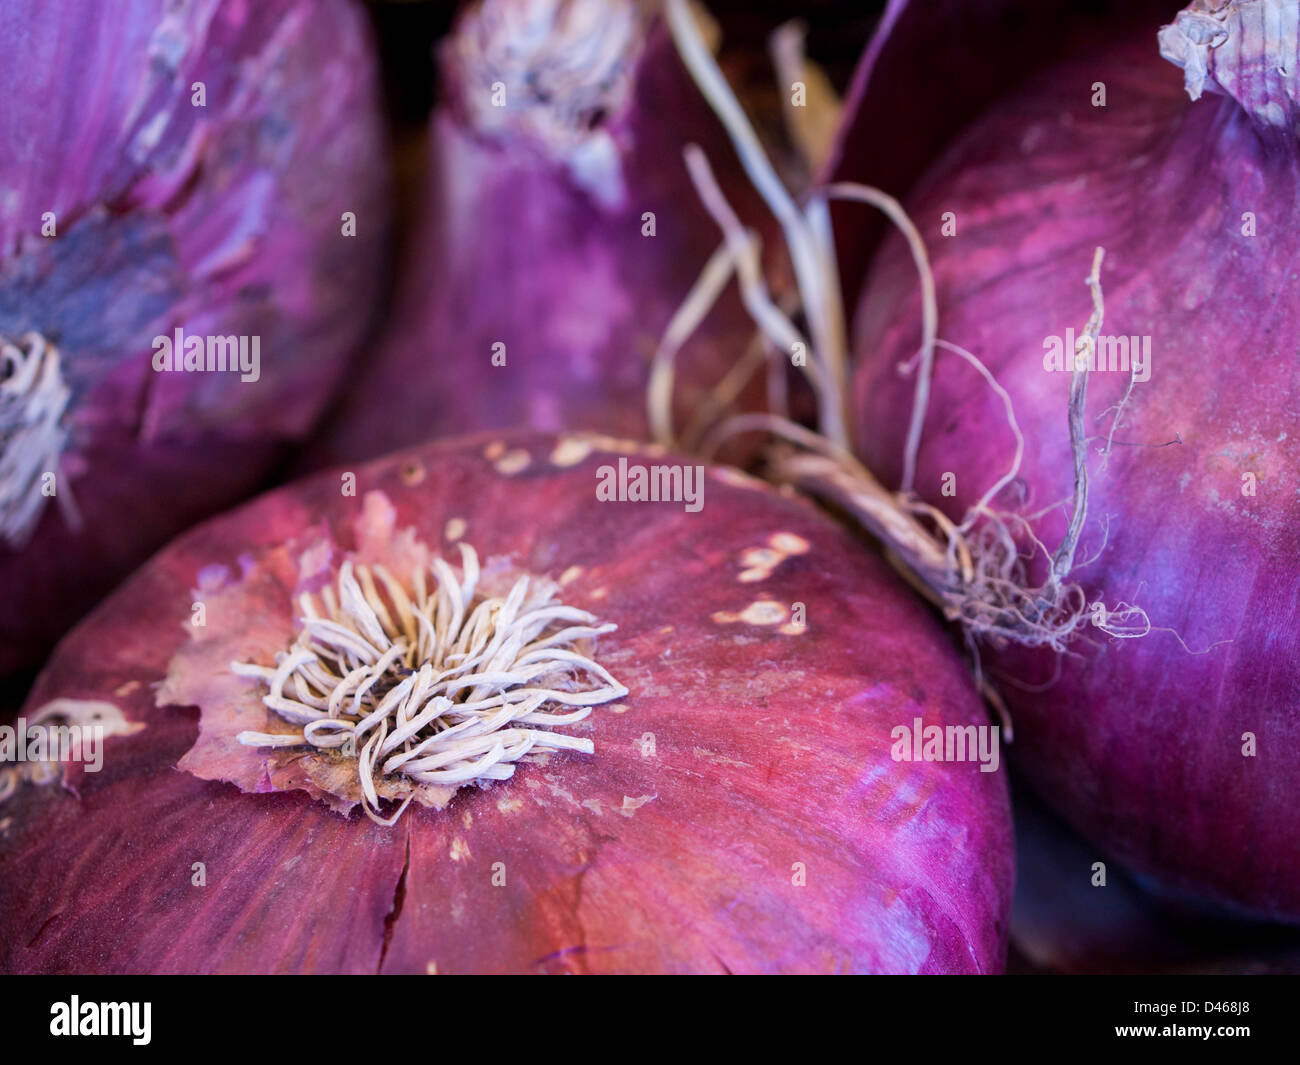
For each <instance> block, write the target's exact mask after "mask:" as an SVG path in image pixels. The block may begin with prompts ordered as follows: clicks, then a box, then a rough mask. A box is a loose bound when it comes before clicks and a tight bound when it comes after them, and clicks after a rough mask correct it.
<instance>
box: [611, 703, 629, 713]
mask: <svg viewBox="0 0 1300 1065" xmlns="http://www.w3.org/2000/svg"><path fill="white" fill-rule="evenodd" d="M609 710H610V713H614V714H626V713H627V704H626V703H611V704H610V705H609Z"/></svg>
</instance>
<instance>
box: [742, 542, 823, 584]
mask: <svg viewBox="0 0 1300 1065" xmlns="http://www.w3.org/2000/svg"><path fill="white" fill-rule="evenodd" d="M767 544H768V546H766V547H750V548H747V549H746V550H744V551H742V552H741V553H740V564H741V565H742V566H744V567H745V568H744V570H743V571H742V572H741V574H740V581H741V583H742V584H751V583H753V582H754V581H765V580H767V578H768V577H770V576H771V575H772V572H773V571H774V570H775V569H776V567H777V566H779V565H780V564H781V563H782V562H784V561H785V560H786V559H787V558H793V557H794V556H795V555H804V554H807V553H808V550H809V548H810V547H811V546H812V545H811V544H809V543H808V541H807V540H805V539H804V538H803V537H802V536H800V535H798V534H797V533H791V532H778V533H773V534H772V535H771V536H769V537H768V539H767Z"/></svg>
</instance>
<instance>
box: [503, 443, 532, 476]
mask: <svg viewBox="0 0 1300 1065" xmlns="http://www.w3.org/2000/svg"><path fill="white" fill-rule="evenodd" d="M532 461H533V456H532V455H530V454H529V453H528V452H527V451H525V450H524V449H523V448H521V447H517V448H515V449H514V450H513V451H509V452H507V453H506V454H504V455H502V456H501V458H499V459H498V460H497V461H496V462H495V463H494V466H495V467H496V471H497V473H500V474H504V475H505V476H506V477H511V476H513V475H514V474H516V473H522V472H523V471H524V470H526V469H528V466H529V464H530V463H531V462H532Z"/></svg>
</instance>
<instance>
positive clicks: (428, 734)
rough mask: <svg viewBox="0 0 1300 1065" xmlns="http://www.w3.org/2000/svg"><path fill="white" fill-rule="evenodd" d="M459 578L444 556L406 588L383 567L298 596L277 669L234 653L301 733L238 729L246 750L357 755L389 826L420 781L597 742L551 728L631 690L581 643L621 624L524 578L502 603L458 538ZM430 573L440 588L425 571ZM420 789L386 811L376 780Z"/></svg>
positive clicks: (365, 791) (460, 781)
mask: <svg viewBox="0 0 1300 1065" xmlns="http://www.w3.org/2000/svg"><path fill="white" fill-rule="evenodd" d="M460 549H461V556H462V567H461V568H462V572H461V576H460V577H459V578H458V577H457V576H456V574H455V573H454V572H453V570H452V568H451V567H450V566H449V565H448V564H447V563H446V562H445V561H443V560H442V559H436V560H435V561H434V562H433V565H432V567H431V570H430V571H425V570H423V569H421V570H417V571H416V573H415V574H414V575H413V579H412V581H411V583H410V584H409V585H406V586H403V585H402V584H400V583H399V582H398V581H396V580H394V579H393V577H392V576H391V575H390V574H389V573H388V572H387V571H385V570H384V568H383V567H382V566H375V567H373V569H371V568H367V567H365V566H355V567H354V566H353V565H352V563H351V562H345V563H344V564H343V566H342V567H341V568H340V571H339V575H338V581H337V589H336V588H335V587H333V586H327V587H326V588H325V589H324V591H323V593H322V595H321V596H320V599H319V601H318V600H316V599H315V598H314V597H312V596H310V595H304V596H302V597H301V599H300V605H301V608H302V615H303V616H302V617H301V618H300V619H299V621H300V624H301V630H300V633H299V636H298V639H297V641H296V642H295V643H294V645H293V646H292V647H291V648H290V649H289V650H288V651H286V652H282V653H280V654H278V655H277V656H276V665H275V666H274V667H267V666H259V665H252V664H248V663H239V662H236V663H232V665H231V669H232V670H233V671H234V672H235V673H236V674H238V675H239V676H243V677H255V678H257V679H259V680H261V681H263V682H264V683H265V684H266V686H267V688H268V689H269V690H268V692H267V694H266V695H265V696H264V697H263V699H262V702H263V703H264V704H265V705H266V706H267V708H268V709H270V710H271V711H273V712H274V713H275V714H276V715H278V716H279V717H280V718H282V719H283V720H285V721H288V722H290V723H292V724H294V725H299V726H301V730H300V731H299V732H295V733H292V734H288V733H285V734H281V733H262V732H241V733H240V734H239V741H240V743H243V744H245V745H247V746H251V747H290V746H308V747H314V748H317V749H322V750H340V751H341V753H343V754H344V756H346V757H352V758H355V760H356V770H357V776H358V782H359V785H360V789H361V794H362V804H363V806H364V808H365V811H366V813H367V814H368V815H369V816H370V817H371V818H372V819H373V820H375V821H377V822H379V823H380V824H392V823H393V822H394V821H396V820H397V818H398V817H400V816H401V814H402V812H403V811H404V810H405V809H406V806H407V805H408V804H409V803H410V802H411V800H412V798H414V797H415V795H414V792H415V791H416V790H418V788H419V786H420V785H444V786H445V785H456V786H460V785H467V784H479V785H483V784H486V783H488V782H489V781H493V780H507V779H509V778H510V777H511V776H513V775H514V771H515V763H516V762H519V761H521V760H529V759H531V757H533V756H536V755H539V754H545V753H552V752H555V751H561V750H572V751H582V752H585V753H587V754H591V753H593V751H594V749H595V747H594V744H593V743H592V741H591V740H589V739H585V738H580V737H573V736H568V735H565V734H563V733H558V732H552V731H550V729H551V728H554V727H556V726H563V725H572V724H576V723H577V722H579V721H581V720H583V719H584V718H585V717H587V716H588V715H589V714H590V713H591V709H592V707H593V706H596V705H598V704H600V703H606V702H610V701H612V700H615V699H620V698H622V697H623V696H625V695H626V694H627V691H628V690H627V688H625V687H624V686H623V685H622V684H620V683H619V682H618V681H617V680H615V679H614V678H613V677H612V676H611V675H610V674H609V673H608V672H607V671H606V670H605V669H604V668H602V667H601V666H600V665H598V664H597V663H596V662H594V661H593V660H592V659H591V658H589V657H587V656H585V655H583V654H580V653H579V652H578V651H577V650H575V646H576V645H577V644H578V643H579V642H580V641H584V640H594V639H595V638H596V637H597V636H601V635H603V634H605V633H609V632H613V631H614V629H615V628H616V626H615V625H612V624H599V623H598V622H597V621H596V619H595V618H594V617H593V616H592V615H591V614H589V613H587V612H586V611H584V610H579V609H577V608H575V607H571V606H566V605H564V604H563V603H561V602H559V601H558V600H557V599H556V598H555V585H554V584H552V583H551V582H549V581H546V580H539V579H537V578H530V577H528V576H521V577H520V578H519V579H518V580H517V581H516V582H515V584H514V586H513V588H512V589H511V590H510V593H509V595H507V596H506V597H505V598H504V599H503V598H500V597H495V596H484V595H478V596H476V595H475V590H476V586H477V584H478V579H479V563H478V555H477V554H476V553H475V551H474V549H473V548H472V547H469V546H468V545H465V544H461V545H460ZM429 576H431V577H432V587H429V586H428V583H429V582H428V581H427V579H426V578H427V577H429ZM381 776H385V777H389V778H401V779H402V780H403V781H404V782H406V783H409V785H411V794H408V795H407V797H406V799H405V800H404V801H403V803H402V805H401V807H400V808H399V809H398V810H397V812H396V813H395V814H393V815H392V817H390V818H387V819H384V818H382V817H380V815H379V803H380V796H379V793H378V791H377V790H376V787H375V781H376V779H377V778H379V777H381Z"/></svg>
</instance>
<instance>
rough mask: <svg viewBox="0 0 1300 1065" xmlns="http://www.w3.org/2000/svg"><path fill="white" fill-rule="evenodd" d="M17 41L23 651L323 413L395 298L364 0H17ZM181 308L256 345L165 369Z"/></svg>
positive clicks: (36, 649)
mask: <svg viewBox="0 0 1300 1065" xmlns="http://www.w3.org/2000/svg"><path fill="white" fill-rule="evenodd" d="M0 44H3V52H4V56H5V60H4V63H3V64H0V98H3V100H4V107H3V110H2V111H0V352H2V353H3V355H2V357H0V359H2V361H0V446H2V448H3V457H2V458H0V587H3V589H4V592H5V595H4V596H3V600H4V604H3V607H2V608H0V674H4V673H8V672H10V671H12V670H14V669H16V668H20V667H23V666H27V665H31V664H34V663H35V661H36V660H37V658H38V656H39V655H41V654H42V653H43V652H44V651H46V650H48V648H49V646H50V645H51V644H52V643H53V641H54V639H55V638H57V636H58V635H60V634H61V632H62V631H64V629H65V628H66V627H67V625H69V624H70V623H71V622H72V621H73V620H74V619H75V618H76V617H78V616H79V615H80V613H81V612H82V611H84V610H85V608H86V607H87V606H88V605H89V604H90V603H92V602H93V601H94V600H95V598H97V597H98V596H99V595H100V594H102V593H103V592H104V591H105V590H106V589H107V588H108V587H110V586H111V585H112V583H113V582H114V581H115V580H116V579H118V578H119V577H121V576H122V575H123V574H124V573H126V572H128V571H129V570H130V568H131V567H133V566H134V565H136V564H137V563H138V562H139V561H140V560H141V559H142V558H143V557H145V555H147V554H148V552H150V551H151V550H153V549H154V548H155V547H156V546H158V545H159V544H160V543H162V542H163V541H165V540H166V539H167V538H168V537H169V536H171V535H173V534H174V533H175V532H176V531H177V530H179V529H180V528H182V527H184V526H185V525H187V524H189V523H191V522H192V521H194V520H195V519H197V518H199V517H201V516H203V515H205V514H207V513H211V512H212V511H214V510H217V509H220V508H222V507H224V506H227V505H229V504H230V503H231V502H233V501H234V500H235V499H237V498H238V497H239V496H240V495H241V494H244V493H246V492H247V491H249V490H250V489H251V488H253V487H255V486H256V485H257V484H258V483H259V481H260V480H261V478H262V477H263V476H264V474H265V472H266V470H267V468H268V464H269V462H270V461H271V460H272V459H273V458H274V457H275V456H276V454H277V449H278V448H279V447H281V446H283V445H284V444H285V443H286V442H288V441H291V440H294V439H297V438H300V437H302V436H303V435H305V433H306V432H307V431H308V429H309V428H310V427H311V426H312V425H313V423H314V421H315V419H316V417H317V416H318V414H319V412H320V411H321V409H322V407H323V405H324V403H325V402H326V401H327V400H328V398H329V397H330V395H331V393H332V392H333V390H334V389H335V387H336V386H337V384H338V381H339V378H340V376H341V372H342V370H343V359H344V357H345V355H346V354H347V352H348V351H349V350H350V348H351V347H352V346H353V345H354V344H355V343H356V341H357V340H358V339H359V337H360V332H361V330H362V329H363V328H364V327H365V326H366V324H367V322H368V320H369V318H370V316H371V313H372V309H373V306H372V305H373V302H374V297H375V296H376V294H377V288H378V281H379V279H380V276H381V273H382V259H381V256H382V248H383V235H384V230H385V227H386V220H385V212H386V207H385V203H384V194H385V181H384V178H383V175H384V165H383V163H382V158H383V148H384V145H383V137H382V128H381V120H380V118H379V115H378V107H377V104H378V100H377V91H376V84H375V77H374V70H373V56H372V52H371V46H370V41H369V36H368V29H367V26H366V24H365V20H364V16H363V15H362V13H361V12H360V11H359V10H358V9H356V8H355V7H353V6H352V5H351V4H349V3H346V2H344V0H325V2H321V3H310V2H305V0H264V2H259V3H256V4H251V3H194V4H183V5H176V4H169V3H164V2H163V0H145V2H132V3H104V4H99V5H95V7H94V9H93V12H92V11H91V10H90V9H88V8H87V5H85V4H81V3H75V2H68V0H42V2H39V3H37V2H32V0H15V2H12V3H6V4H5V5H4V8H3V10H2V11H0ZM345 213H350V217H351V218H352V219H353V220H354V221H353V222H349V219H348V218H345V217H344V216H345ZM349 231H354V232H355V234H356V235H355V236H347V235H345V234H346V233H347V232H349ZM176 330H181V331H182V333H181V334H180V335H181V336H182V337H184V338H188V339H190V340H194V339H195V338H197V340H198V343H199V345H200V346H201V347H202V349H203V352H204V359H205V364H206V358H207V355H208V354H212V355H215V354H217V348H218V347H220V348H221V352H220V353H221V354H222V355H226V348H225V340H224V339H223V338H230V339H231V340H233V341H235V345H234V346H233V347H232V348H231V349H230V351H231V352H232V354H231V355H230V356H228V358H233V357H234V354H233V353H234V352H235V350H236V349H237V348H238V347H239V342H240V341H241V338H242V340H243V344H244V347H243V348H242V351H243V352H244V355H243V358H244V363H243V365H242V367H241V371H240V372H238V373H232V372H230V371H228V370H217V371H209V372H188V373H187V372H179V373H178V372H155V370H154V365H153V363H154V358H155V356H158V357H159V358H161V356H162V354H163V351H164V349H163V348H162V347H161V345H157V344H156V343H155V339H156V338H158V337H164V338H167V339H168V340H169V341H172V342H173V343H174V342H175V340H176V337H177V333H176ZM207 338H216V339H215V340H214V341H212V342H210V341H209V340H208V339H207ZM218 342H219V343H218ZM255 345H256V346H255ZM255 353H256V361H254V354H255ZM213 365H216V362H215V359H214V362H213ZM254 377H255V378H256V380H253V378H254ZM244 378H247V380H245V379H244Z"/></svg>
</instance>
